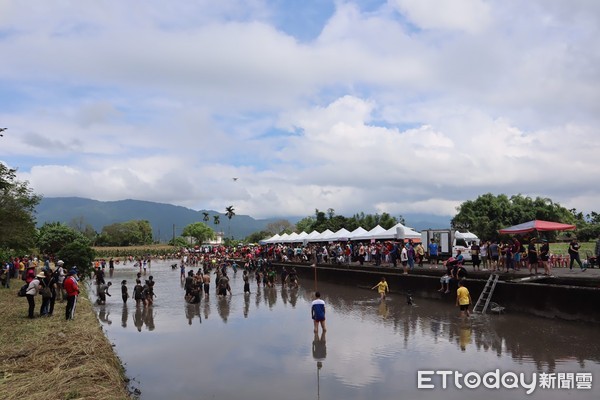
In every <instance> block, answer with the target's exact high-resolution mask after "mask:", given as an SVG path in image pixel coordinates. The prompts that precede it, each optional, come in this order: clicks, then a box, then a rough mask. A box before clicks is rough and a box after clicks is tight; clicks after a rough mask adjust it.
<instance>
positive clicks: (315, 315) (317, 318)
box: [311, 292, 327, 334]
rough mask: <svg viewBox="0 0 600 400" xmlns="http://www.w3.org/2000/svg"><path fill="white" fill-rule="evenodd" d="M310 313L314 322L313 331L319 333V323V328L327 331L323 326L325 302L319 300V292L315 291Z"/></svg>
mask: <svg viewBox="0 0 600 400" xmlns="http://www.w3.org/2000/svg"><path fill="white" fill-rule="evenodd" d="M311 315H312V319H313V323H314V332H315V334H318V333H319V324H321V328H322V329H323V332H326V331H327V328H326V327H325V302H324V301H323V300H321V293H320V292H316V293H315V299H314V300H313V302H312V304H311Z"/></svg>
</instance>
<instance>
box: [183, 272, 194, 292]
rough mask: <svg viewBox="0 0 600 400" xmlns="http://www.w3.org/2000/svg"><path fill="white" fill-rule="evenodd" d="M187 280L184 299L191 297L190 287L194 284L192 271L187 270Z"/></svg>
mask: <svg viewBox="0 0 600 400" xmlns="http://www.w3.org/2000/svg"><path fill="white" fill-rule="evenodd" d="M187 275H188V276H187V278H185V285H184V289H185V295H184V296H185V297H186V298H187V297H188V296H190V295H191V293H192V286H193V284H194V271H192V270H189V271H188V274H187Z"/></svg>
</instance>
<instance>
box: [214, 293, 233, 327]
mask: <svg viewBox="0 0 600 400" xmlns="http://www.w3.org/2000/svg"><path fill="white" fill-rule="evenodd" d="M230 299H231V298H230V297H219V300H218V302H217V310H218V312H219V315H220V316H221V319H222V320H223V322H227V318H229V311H230V310H229V301H230Z"/></svg>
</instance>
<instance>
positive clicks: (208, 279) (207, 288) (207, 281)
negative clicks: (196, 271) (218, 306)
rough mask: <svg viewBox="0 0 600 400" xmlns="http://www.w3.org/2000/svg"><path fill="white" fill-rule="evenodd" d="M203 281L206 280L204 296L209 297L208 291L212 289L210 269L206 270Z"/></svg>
mask: <svg viewBox="0 0 600 400" xmlns="http://www.w3.org/2000/svg"><path fill="white" fill-rule="evenodd" d="M202 281H203V282H204V298H206V299H208V292H209V291H210V274H209V273H208V270H207V271H204V276H203V277H202Z"/></svg>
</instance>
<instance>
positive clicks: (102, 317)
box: [98, 307, 112, 325]
mask: <svg viewBox="0 0 600 400" xmlns="http://www.w3.org/2000/svg"><path fill="white" fill-rule="evenodd" d="M109 316H110V312H107V311H106V308H105V307H100V311H98V319H99V320H100V321H102V322H104V323H105V324H107V325H110V324H112V321H111V320H110V319H108V317H109Z"/></svg>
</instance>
